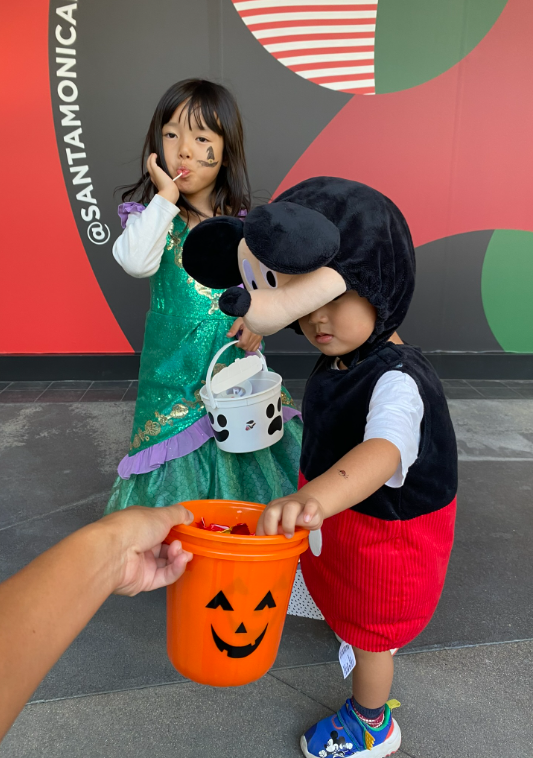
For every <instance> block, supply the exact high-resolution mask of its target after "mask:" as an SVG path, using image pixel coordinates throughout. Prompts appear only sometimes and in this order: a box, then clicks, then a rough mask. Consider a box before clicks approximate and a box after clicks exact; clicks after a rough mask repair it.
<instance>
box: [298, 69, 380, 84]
mask: <svg viewBox="0 0 533 758" xmlns="http://www.w3.org/2000/svg"><path fill="white" fill-rule="evenodd" d="M295 73H296V72H295ZM373 78H374V72H373V71H369V72H368V73H366V74H338V75H337V76H313V77H312V78H310V79H308V80H307V81H309V82H315V83H316V84H329V83H330V82H359V81H362V80H366V79H373Z"/></svg>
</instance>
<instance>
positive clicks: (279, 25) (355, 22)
mask: <svg viewBox="0 0 533 758" xmlns="http://www.w3.org/2000/svg"><path fill="white" fill-rule="evenodd" d="M375 22H376V19H374V18H332V19H329V18H328V19H320V18H319V19H316V18H306V19H302V20H296V19H291V20H290V21H270V22H269V21H264V22H262V23H260V24H249V25H248V24H247V26H248V29H250V30H251V31H257V30H258V29H290V28H291V27H292V26H338V27H339V30H340V31H342V27H343V26H366V25H368V24H375ZM349 34H351V32H349Z"/></svg>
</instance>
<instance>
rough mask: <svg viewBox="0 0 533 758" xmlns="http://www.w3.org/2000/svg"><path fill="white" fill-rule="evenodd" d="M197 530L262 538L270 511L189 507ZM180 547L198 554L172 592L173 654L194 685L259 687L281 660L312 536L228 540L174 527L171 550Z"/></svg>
mask: <svg viewBox="0 0 533 758" xmlns="http://www.w3.org/2000/svg"><path fill="white" fill-rule="evenodd" d="M183 505H184V506H185V508H188V509H189V510H190V511H191V512H192V513H193V514H194V522H198V521H200V520H201V519H202V518H204V519H205V522H206V523H213V522H214V523H219V524H227V525H229V526H236V525H237V524H240V523H243V522H244V523H246V524H247V525H248V526H249V528H250V530H251V531H252V532H254V531H255V528H256V526H257V522H258V520H259V516H260V515H261V512H262V511H263V508H264V506H263V505H258V504H257V503H245V502H240V501H237V500H193V501H190V502H186V503H183ZM175 539H179V540H180V541H181V543H182V545H183V548H184V550H188V551H189V552H191V553H193V555H194V558H193V560H192V561H190V563H188V564H187V568H186V570H185V573H184V574H183V576H182V577H181V579H179V580H178V581H177V582H175V583H174V584H172V585H170V586H169V587H167V652H168V657H169V658H170V661H171V663H172V665H173V666H174V667H175V668H176V669H177V670H178V671H179V672H180V674H182V675H183V676H185V677H187V678H188V679H192V680H193V681H195V682H199V683H200V684H209V685H212V686H215V687H235V686H238V685H241V684H248V683H250V682H254V681H255V680H256V679H260V678H261V677H262V676H263V675H264V674H266V672H267V671H268V670H269V668H270V667H271V666H272V664H273V663H274V660H275V658H276V655H277V652H278V647H279V643H280V640H281V633H282V631H283V624H284V622H285V616H286V614H287V607H288V605H289V600H290V596H291V590H292V585H293V581H294V576H295V573H296V567H297V565H298V558H299V556H300V554H301V553H303V552H304V551H305V550H306V549H307V546H308V532H307V531H306V530H304V529H298V530H297V531H296V533H295V534H294V536H293V537H292V538H291V539H290V540H288V539H287V538H286V537H284V536H283V535H278V536H275V537H255V536H251V535H240V534H221V533H220V532H218V533H217V532H210V531H207V530H203V529H199V528H198V527H196V526H195V525H194V523H193V524H191V525H190V526H184V525H183V524H181V525H179V526H175V527H173V528H172V529H171V530H170V533H169V535H168V537H167V539H166V542H172V540H175Z"/></svg>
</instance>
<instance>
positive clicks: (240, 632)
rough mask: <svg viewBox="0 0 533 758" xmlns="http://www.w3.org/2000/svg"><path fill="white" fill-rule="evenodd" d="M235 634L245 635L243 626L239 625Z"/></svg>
mask: <svg viewBox="0 0 533 758" xmlns="http://www.w3.org/2000/svg"><path fill="white" fill-rule="evenodd" d="M235 634H246V627H245V626H244V624H241V625H240V626H239V628H238V629H237V631H236V632H235Z"/></svg>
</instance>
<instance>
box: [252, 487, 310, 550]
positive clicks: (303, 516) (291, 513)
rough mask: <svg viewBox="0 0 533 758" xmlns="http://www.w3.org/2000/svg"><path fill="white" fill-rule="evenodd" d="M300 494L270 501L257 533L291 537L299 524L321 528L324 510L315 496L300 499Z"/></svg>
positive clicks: (306, 527) (305, 527)
mask: <svg viewBox="0 0 533 758" xmlns="http://www.w3.org/2000/svg"><path fill="white" fill-rule="evenodd" d="M297 498H298V494H297V493H296V494H294V495H291V496H290V497H280V498H278V499H277V500H272V502H270V503H269V504H268V505H267V506H266V508H265V510H264V511H263V513H262V514H261V517H260V518H259V521H258V524H257V527H256V530H255V533H256V534H257V535H259V536H263V535H266V534H267V535H275V534H284V535H285V537H287V539H290V538H291V537H292V536H293V534H294V530H295V528H296V527H297V526H301V527H303V528H304V529H309V530H310V531H313V530H315V529H320V527H321V526H322V523H323V521H324V512H323V509H322V506H321V505H320V503H319V502H318V500H317V499H316V498H314V497H307V498H306V497H304V498H302V500H298V499H297Z"/></svg>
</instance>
